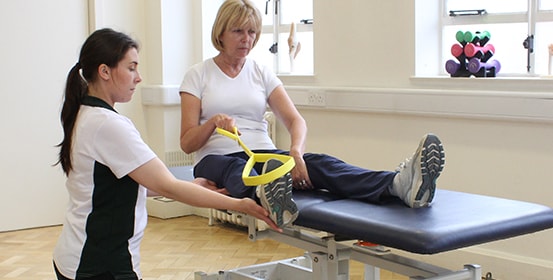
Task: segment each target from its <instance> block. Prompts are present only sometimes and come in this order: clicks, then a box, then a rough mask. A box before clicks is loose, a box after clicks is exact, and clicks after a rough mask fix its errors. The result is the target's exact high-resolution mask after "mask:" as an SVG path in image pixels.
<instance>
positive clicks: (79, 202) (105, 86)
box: [53, 29, 279, 279]
mask: <svg viewBox="0 0 553 280" xmlns="http://www.w3.org/2000/svg"><path fill="white" fill-rule="evenodd" d="M138 48H139V46H138V44H137V43H136V42H135V41H134V40H133V39H131V38H130V37H129V36H127V35H126V34H123V33H120V32H117V31H114V30H112V29H101V30H97V31H95V32H94V33H92V34H91V35H90V36H89V37H88V39H87V40H86V41H85V42H84V44H83V46H82V48H81V51H80V56H79V61H78V62H77V63H76V64H75V66H73V68H71V70H70V71H69V74H68V76H67V83H66V88H65V98H64V102H63V106H62V110H61V123H62V126H63V131H64V138H63V140H62V142H61V143H60V144H59V148H60V152H59V161H58V164H60V165H61V167H62V169H63V172H64V173H65V175H66V176H67V182H66V188H67V190H68V193H69V204H68V207H67V212H66V217H65V221H64V225H63V229H62V232H61V235H60V237H59V240H58V243H57V245H56V247H55V249H54V255H53V259H54V269H55V272H56V276H57V278H58V279H141V278H142V275H141V272H140V267H139V260H140V256H139V247H140V241H141V239H142V236H143V232H144V228H145V226H146V222H147V213H146V193H147V190H146V188H147V189H149V190H151V191H153V192H155V193H158V194H160V195H163V196H166V197H169V198H172V199H175V200H178V201H181V202H184V203H187V204H190V205H193V206H197V207H210V208H211V207H218V208H225V209H233V210H236V211H240V212H244V213H248V214H250V215H252V216H255V217H257V218H259V219H262V220H263V221H265V222H266V223H267V224H269V225H270V226H272V227H273V228H274V229H276V230H279V229H278V228H277V227H276V225H275V224H274V222H272V221H271V220H270V219H269V217H268V212H267V211H266V210H265V209H263V208H262V207H261V206H259V205H258V204H257V203H256V202H255V201H253V200H252V199H249V198H246V199H236V198H231V197H229V196H226V195H222V194H219V193H216V192H213V191H210V190H208V189H206V188H204V187H201V186H199V185H197V184H195V183H193V182H186V181H180V180H178V179H176V178H175V177H174V176H173V175H172V174H171V173H170V172H169V170H168V169H167V168H166V166H165V165H164V164H163V162H162V161H161V160H160V159H159V158H157V157H156V155H155V154H154V152H153V151H152V150H151V149H150V148H149V147H148V145H146V144H145V143H144V141H143V140H142V138H141V137H140V134H139V133H138V131H137V130H136V128H135V126H134V125H133V123H132V122H131V121H130V120H129V119H128V118H126V117H125V116H122V115H120V114H118V113H117V111H116V110H115V109H114V105H115V103H117V102H128V101H130V100H131V98H132V96H133V94H134V92H135V90H136V87H137V85H138V83H140V82H141V80H142V78H141V76H140V74H139V72H138V65H139V57H138Z"/></svg>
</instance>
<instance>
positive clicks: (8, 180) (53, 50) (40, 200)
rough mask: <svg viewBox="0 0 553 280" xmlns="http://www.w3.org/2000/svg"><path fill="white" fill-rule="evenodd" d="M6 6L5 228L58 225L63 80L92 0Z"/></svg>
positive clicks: (62, 202) (1, 51)
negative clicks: (60, 115) (57, 162)
mask: <svg viewBox="0 0 553 280" xmlns="http://www.w3.org/2000/svg"><path fill="white" fill-rule="evenodd" d="M0 5H1V8H0V34H1V36H2V44H0V61H1V63H0V77H1V79H2V82H1V83H0V96H1V97H2V102H0V116H1V121H0V133H1V135H2V137H1V139H0V144H1V146H2V161H0V170H1V171H0V172H1V177H2V183H1V184H0V193H1V195H0V231H6V230H13V229H20V228H28V227H36V226H43V225H51V224H59V223H61V222H62V218H63V211H64V210H65V207H66V201H67V195H66V191H65V186H64V182H65V178H64V176H63V173H62V171H61V169H60V168H59V167H57V166H56V167H52V165H53V164H54V163H55V162H56V161H57V153H58V149H57V148H56V147H55V145H57V144H58V143H59V142H60V141H61V140H62V138H63V135H62V130H61V125H60V121H59V112H60V104H61V100H62V94H63V89H64V87H65V78H66V75H67V73H68V71H69V69H70V68H71V67H72V66H73V65H74V64H75V63H76V62H77V58H78V50H79V48H80V45H81V44H82V42H83V40H84V38H85V37H86V34H87V30H88V28H87V13H86V11H87V9H86V6H87V1H85V0H58V1H42V0H28V1H16V0H11V1H2V2H1V3H0ZM53 15H55V16H53Z"/></svg>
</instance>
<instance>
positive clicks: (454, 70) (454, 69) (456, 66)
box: [445, 59, 471, 77]
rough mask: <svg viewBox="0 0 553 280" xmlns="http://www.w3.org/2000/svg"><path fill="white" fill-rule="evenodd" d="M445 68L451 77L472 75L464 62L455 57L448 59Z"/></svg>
mask: <svg viewBox="0 0 553 280" xmlns="http://www.w3.org/2000/svg"><path fill="white" fill-rule="evenodd" d="M445 70H446V71H447V73H449V74H450V75H451V77H470V75H471V73H470V72H469V71H468V70H467V68H466V67H465V65H464V63H459V62H457V61H455V60H453V59H450V60H448V61H446V63H445Z"/></svg>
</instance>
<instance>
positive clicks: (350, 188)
mask: <svg viewBox="0 0 553 280" xmlns="http://www.w3.org/2000/svg"><path fill="white" fill-rule="evenodd" d="M303 158H304V160H305V164H306V166H307V171H308V172H309V178H310V179H311V182H312V183H313V186H315V188H317V189H326V190H329V191H330V192H332V193H335V194H337V195H340V196H343V197H347V198H354V199H360V200H365V201H369V202H380V201H381V198H382V196H383V195H387V194H388V193H387V192H388V187H390V186H391V185H392V183H393V179H394V177H395V175H396V172H393V171H373V170H369V169H365V168H361V167H358V166H355V165H351V164H349V163H346V162H344V161H342V160H340V159H338V158H335V157H333V156H329V155H326V154H312V153H306V154H305V155H304V156H303Z"/></svg>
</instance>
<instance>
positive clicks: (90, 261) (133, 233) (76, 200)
mask: <svg viewBox="0 0 553 280" xmlns="http://www.w3.org/2000/svg"><path fill="white" fill-rule="evenodd" d="M86 100H87V101H86V103H87V104H88V105H82V106H81V108H80V111H79V114H78V116H77V121H76V125H75V128H74V136H73V147H72V151H71V159H72V165H73V170H71V171H70V173H69V175H68V178H67V182H66V187H67V190H68V192H69V205H68V208H67V212H66V217H65V222H64V225H63V229H62V232H61V235H60V238H59V240H58V243H57V245H56V247H55V249H54V262H55V263H56V266H57V267H58V269H59V270H60V272H61V273H62V274H63V275H64V276H65V277H67V278H71V279H75V278H76V276H77V273H79V276H81V277H83V276H91V275H94V274H98V273H102V272H107V271H109V272H111V273H113V274H114V275H117V276H118V277H122V278H117V279H140V278H141V272H140V268H139V262H140V257H139V249H140V248H139V247H140V241H141V239H142V236H143V232H144V228H145V227H146V223H147V212H146V202H145V201H146V189H145V188H144V187H142V186H139V185H138V183H136V182H135V181H134V180H132V179H131V178H130V177H129V176H127V174H129V172H131V171H133V170H135V169H136V168H137V167H139V166H141V165H143V164H144V163H146V162H148V161H150V160H151V159H153V158H154V157H156V155H155V154H154V152H153V151H152V150H151V149H150V148H149V147H148V146H147V145H146V144H145V143H144V142H143V140H142V138H141V137H140V134H139V132H138V131H137V130H136V128H135V126H134V125H133V124H132V122H131V121H130V120H129V119H128V118H126V117H125V116H122V115H119V114H118V113H116V112H115V111H114V110H113V109H112V108H111V107H110V106H109V105H108V104H106V103H105V102H103V101H102V100H100V99H97V98H94V97H87V99H86Z"/></svg>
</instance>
